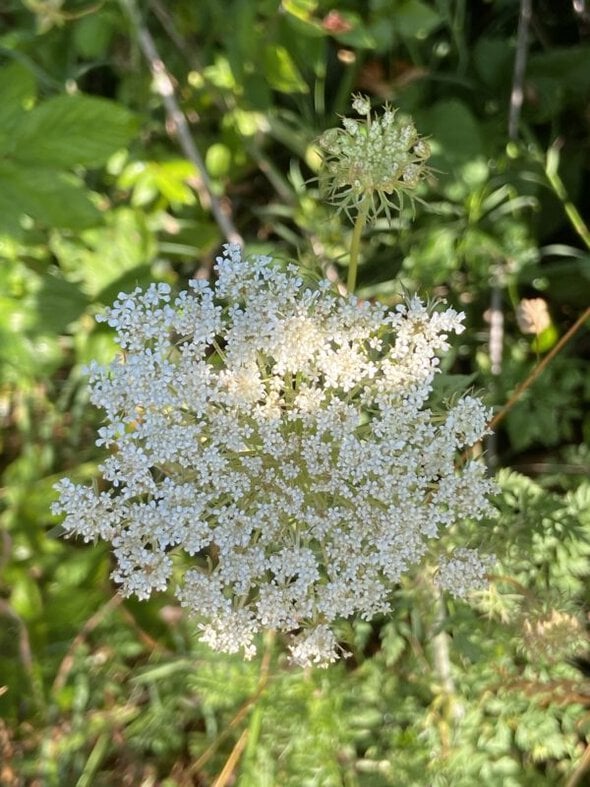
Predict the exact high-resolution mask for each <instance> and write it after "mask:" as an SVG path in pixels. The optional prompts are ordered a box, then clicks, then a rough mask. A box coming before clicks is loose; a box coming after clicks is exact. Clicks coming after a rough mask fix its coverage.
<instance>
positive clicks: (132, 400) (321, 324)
mask: <svg viewBox="0 0 590 787" xmlns="http://www.w3.org/2000/svg"><path fill="white" fill-rule="evenodd" d="M217 273H218V279H217V282H216V284H215V286H214V287H211V286H210V285H209V284H207V283H204V282H202V281H194V282H191V283H190V287H191V290H190V291H189V292H182V293H180V295H178V296H177V297H176V298H173V296H172V295H171V293H170V289H169V287H167V286H166V285H152V286H151V287H149V288H148V290H147V291H146V292H143V293H142V292H141V291H139V290H135V291H134V292H132V293H130V294H128V295H125V294H120V295H119V297H118V299H117V301H116V303H115V304H114V306H113V307H112V308H111V309H108V310H107V312H106V315H105V317H104V319H105V320H106V321H107V322H108V323H109V325H111V326H112V327H113V328H114V329H115V330H116V332H117V340H118V342H119V344H120V346H121V348H122V350H123V351H124V352H123V354H122V355H121V357H119V358H117V359H116V360H115V361H114V362H113V363H112V364H111V365H110V366H108V367H106V368H105V367H101V366H99V365H97V364H93V365H92V366H91V368H90V387H91V398H92V401H93V402H94V404H96V405H97V406H98V407H101V408H102V409H103V410H104V411H105V416H106V418H105V421H106V423H105V425H104V426H103V427H102V428H101V429H100V431H99V439H98V441H97V442H98V444H99V445H104V446H105V447H106V448H107V449H109V450H110V455H109V456H108V457H107V458H106V459H105V461H104V463H103V465H102V468H101V470H102V473H103V476H104V478H105V480H106V481H108V482H109V487H110V488H109V491H106V492H100V493H97V492H94V491H93V490H92V489H90V488H86V487H84V486H77V485H75V484H73V483H72V482H71V481H68V480H64V481H62V482H61V483H60V484H59V485H58V489H59V492H60V499H59V502H58V503H56V504H55V506H54V511H55V512H56V513H61V514H64V515H65V519H64V527H65V529H66V531H67V532H68V533H69V534H72V535H74V534H78V535H81V536H82V537H83V538H84V539H86V540H91V539H95V538H100V539H103V540H106V541H109V542H110V543H111V544H112V546H113V550H114V555H115V558H116V560H117V567H116V569H115V571H114V573H113V577H114V579H115V580H116V581H117V582H119V583H120V584H121V585H122V589H123V592H124V593H127V594H131V593H133V594H135V595H137V596H138V597H140V598H147V597H148V596H149V595H150V594H151V593H152V592H154V591H159V590H163V589H164V588H166V587H168V586H170V585H172V586H174V587H175V588H176V594H177V596H178V598H179V599H180V601H181V603H182V605H183V606H184V607H186V608H187V609H188V610H189V611H190V612H191V613H194V614H195V615H196V616H198V618H199V620H200V621H201V623H200V624H199V627H200V629H201V631H202V632H203V634H202V636H203V639H204V640H205V641H206V642H208V643H209V644H210V645H211V646H212V647H214V648H217V649H219V650H224V651H227V652H236V651H238V650H241V651H242V652H243V653H244V655H245V656H246V657H251V656H252V655H253V654H254V652H255V644H254V643H255V637H256V635H257V634H258V633H259V632H261V631H262V630H264V629H267V628H273V629H278V630H280V631H283V632H285V633H286V634H290V635H291V636H293V635H294V636H295V639H294V640H293V641H292V645H291V651H292V655H293V659H294V660H295V661H296V662H297V663H299V664H304V665H308V664H324V665H325V664H328V663H330V662H331V661H333V660H334V659H336V658H337V657H338V655H339V653H341V649H339V648H338V646H337V643H336V639H335V635H334V633H333V628H332V626H333V624H334V623H335V622H336V621H338V620H339V619H342V618H348V617H351V616H358V617H362V618H365V619H369V618H371V617H372V616H373V615H375V614H378V613H386V612H387V611H388V610H389V609H390V600H391V591H392V587H393V585H394V584H395V583H397V582H399V580H400V579H401V578H402V576H403V575H404V574H406V573H407V572H408V571H411V570H412V569H413V568H415V567H416V566H417V565H418V564H419V563H420V561H421V560H422V559H423V557H424V555H425V554H426V552H427V551H428V542H429V540H430V539H432V538H436V537H437V536H438V535H440V533H441V531H442V530H444V529H445V528H447V527H449V526H451V525H453V524H454V523H456V522H457V521H458V520H461V519H463V518H471V519H482V518H483V517H486V516H488V515H490V514H491V513H492V512H491V508H490V505H489V503H488V501H487V496H488V493H489V492H490V491H491V488H492V486H491V483H490V481H489V480H488V479H487V478H486V477H485V468H484V466H483V464H482V463H480V462H475V461H473V462H469V463H466V464H464V465H463V466H460V465H457V464H456V462H455V454H456V452H457V450H461V449H462V448H464V447H465V446H471V445H473V444H474V443H475V442H476V441H477V440H479V439H480V438H481V436H482V435H483V434H484V433H485V431H486V421H487V419H488V413H487V411H486V409H485V408H484V407H483V405H482V403H481V402H480V401H479V400H478V399H476V398H475V397H473V396H468V397H464V398H463V399H460V400H459V401H458V402H457V403H456V404H454V405H453V406H451V407H450V408H449V409H448V411H447V413H446V414H445V415H444V417H442V418H441V417H440V415H436V416H435V415H434V414H433V413H432V412H431V411H430V409H429V408H428V405H427V402H428V399H429V397H430V394H431V393H432V384H433V380H434V377H435V375H436V374H438V373H439V359H438V354H439V353H441V352H444V351H445V350H446V349H447V348H448V346H449V344H448V341H449V334H451V333H459V332H460V331H462V330H463V325H462V320H463V315H462V314H458V313H457V312H455V311H453V310H452V309H447V310H446V311H440V310H438V311H437V310H433V309H429V308H427V307H426V306H425V305H424V304H423V303H422V302H421V301H420V300H419V299H417V298H413V299H411V300H410V301H409V302H408V303H407V304H406V305H403V306H400V307H398V308H397V309H396V310H395V311H393V312H391V311H388V310H387V309H385V307H383V306H381V305H379V304H371V303H360V302H359V301H358V300H357V299H356V298H354V297H352V296H347V297H341V296H339V295H336V294H335V293H333V292H332V291H331V289H330V285H329V284H328V283H322V284H320V285H319V286H318V287H315V288H310V287H306V286H305V284H304V282H303V281H302V279H301V277H300V275H299V272H298V270H297V269H296V268H295V267H294V266H288V267H287V268H285V269H283V270H281V269H279V268H278V267H276V266H275V265H273V263H272V261H271V260H270V259H268V258H266V257H257V258H255V259H253V260H244V259H243V258H242V255H241V252H240V250H239V248H238V247H237V246H231V245H230V246H228V247H227V249H226V253H225V255H224V257H222V258H220V259H219V260H218V264H217ZM467 554H468V555H469V557H467ZM453 560H454V562H453V561H447V562H444V561H443V563H442V564H441V566H440V568H439V574H438V576H439V581H440V582H441V583H443V584H444V585H445V587H448V588H449V589H450V590H451V591H454V592H456V593H457V594H459V595H464V593H465V592H466V588H468V587H472V586H474V585H475V586H476V585H477V582H478V581H479V580H480V579H481V576H482V571H483V569H482V568H481V566H480V564H478V563H477V558H476V557H475V555H472V554H471V552H469V553H467V552H466V553H465V555H464V554H463V553H462V552H460V551H459V552H457V553H456V554H455V557H454V558H453ZM470 572H471V573H470Z"/></svg>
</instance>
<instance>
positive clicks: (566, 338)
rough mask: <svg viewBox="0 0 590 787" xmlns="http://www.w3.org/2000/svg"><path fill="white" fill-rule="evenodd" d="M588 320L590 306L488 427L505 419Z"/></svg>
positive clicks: (495, 425) (490, 427)
mask: <svg viewBox="0 0 590 787" xmlns="http://www.w3.org/2000/svg"><path fill="white" fill-rule="evenodd" d="M586 320H590V306H589V307H588V308H587V309H586V310H585V311H584V313H583V314H582V315H581V316H580V317H578V319H577V320H576V322H575V323H574V324H573V325H572V327H571V328H570V329H569V331H567V332H566V333H564V335H563V336H562V337H561V339H560V340H559V341H558V342H557V344H556V345H555V347H553V349H552V350H551V351H550V352H548V353H547V355H546V356H545V357H544V358H543V360H542V361H540V362H539V363H538V364H537V365H536V366H535V368H534V369H533V371H532V372H531V373H530V374H529V375H528V377H527V378H526V379H525V380H523V382H522V383H521V384H520V385H519V386H518V387H517V388H516V390H515V391H514V393H513V394H512V396H511V397H510V399H509V400H508V401H507V402H506V404H505V405H504V407H503V408H502V409H501V410H499V411H498V412H497V413H496V415H495V416H494V417H493V418H492V419H491V420H490V422H489V423H488V429H495V428H496V427H497V426H498V424H499V423H500V421H503V420H504V418H505V417H506V415H507V414H508V413H509V412H510V410H512V408H513V407H514V405H515V404H516V403H517V402H518V400H519V399H520V398H521V396H522V395H523V393H524V392H525V391H526V390H527V389H528V388H530V387H531V385H532V384H533V383H534V382H535V380H536V379H537V377H538V376H539V375H540V374H541V372H542V371H543V370H544V369H545V367H546V366H547V365H548V364H549V363H550V362H551V361H552V360H553V359H554V358H555V356H556V355H557V354H558V353H559V352H560V351H561V350H562V349H563V348H564V347H565V345H566V344H567V343H568V342H569V340H570V339H571V338H572V336H574V334H576V333H577V332H578V331H579V330H580V328H581V327H582V325H584V323H585V322H586Z"/></svg>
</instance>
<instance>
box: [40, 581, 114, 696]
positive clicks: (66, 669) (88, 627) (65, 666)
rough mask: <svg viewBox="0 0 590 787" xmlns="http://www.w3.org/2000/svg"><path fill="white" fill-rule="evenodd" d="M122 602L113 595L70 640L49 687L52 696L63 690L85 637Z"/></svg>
mask: <svg viewBox="0 0 590 787" xmlns="http://www.w3.org/2000/svg"><path fill="white" fill-rule="evenodd" d="M122 601H123V596H121V595H120V594H119V593H115V595H114V596H111V598H110V599H109V600H108V601H107V602H106V603H105V604H103V605H102V607H100V609H98V610H97V611H96V612H95V613H94V614H93V615H91V617H89V618H88V620H87V621H86V623H84V625H83V626H82V628H81V629H80V631H79V632H78V633H77V634H76V636H75V637H74V639H73V640H72V642H71V644H70V646H69V648H68V650H67V652H66V654H65V656H64V657H63V659H62V660H61V664H60V665H59V669H58V670H57V674H56V676H55V680H54V681H53V686H52V687H51V692H52V694H55V693H57V692H59V691H61V690H62V689H63V687H64V686H65V685H66V681H67V679H68V676H69V674H70V672H71V671H72V667H73V666H74V657H75V654H76V651H77V650H78V648H79V647H80V645H81V644H82V643H83V642H84V640H85V639H86V637H87V635H88V634H89V633H90V632H91V631H93V630H94V629H95V628H96V627H97V626H98V625H99V624H100V623H101V622H102V620H103V619H104V618H105V617H106V616H107V615H108V613H109V612H111V611H112V610H113V609H116V608H117V607H118V606H119V605H120V604H121V603H122Z"/></svg>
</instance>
